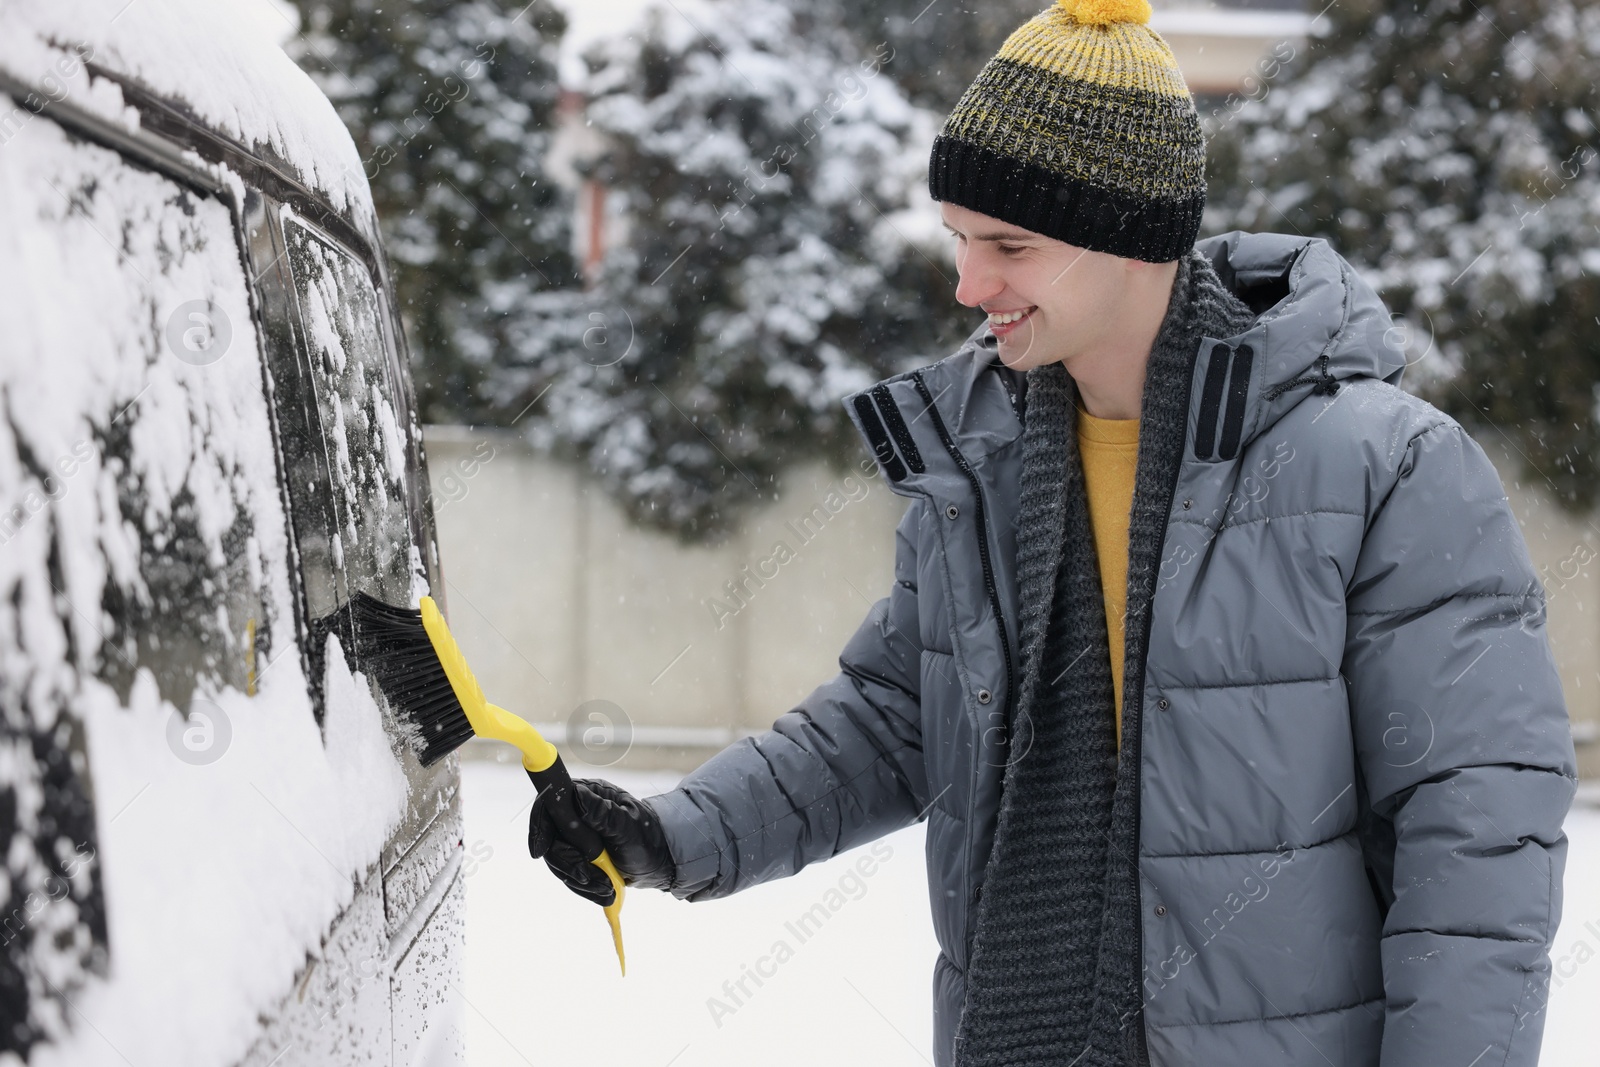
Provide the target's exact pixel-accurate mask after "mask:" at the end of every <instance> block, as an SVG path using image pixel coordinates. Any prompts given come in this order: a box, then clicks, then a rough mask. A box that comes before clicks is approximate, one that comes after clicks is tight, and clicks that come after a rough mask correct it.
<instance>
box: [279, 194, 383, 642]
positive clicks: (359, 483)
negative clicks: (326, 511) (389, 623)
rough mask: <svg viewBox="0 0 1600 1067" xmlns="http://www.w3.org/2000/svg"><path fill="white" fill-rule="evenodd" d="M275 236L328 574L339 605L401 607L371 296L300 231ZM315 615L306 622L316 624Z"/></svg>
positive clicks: (292, 228) (379, 337)
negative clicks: (339, 578)
mask: <svg viewBox="0 0 1600 1067" xmlns="http://www.w3.org/2000/svg"><path fill="white" fill-rule="evenodd" d="M283 229H284V240H285V243H286V244H287V245H288V261H289V271H290V273H291V274H292V275H293V276H294V287H295V294H296V296H297V298H298V300H299V304H300V319H301V323H302V325H303V326H304V328H305V332H306V347H307V349H308V352H309V358H310V364H311V370H312V374H311V378H312V383H313V387H314V388H315V390H316V394H317V409H318V413H319V414H320V416H321V419H322V434H323V442H324V446H325V447H326V448H327V450H328V457H327V460H328V470H329V471H330V473H331V476H332V479H333V482H334V485H333V496H334V499H335V506H336V511H337V524H338V529H337V530H336V531H334V537H333V540H332V545H331V553H332V561H333V566H334V568H335V569H336V570H338V571H342V572H343V573H344V575H345V578H346V581H347V582H348V585H349V588H348V589H347V590H346V593H347V595H348V594H350V593H355V592H358V591H359V592H367V593H370V594H372V595H373V596H376V597H378V598H380V599H382V600H386V601H388V602H390V603H394V604H404V603H408V602H409V600H410V595H411V571H412V552H411V526H410V517H409V512H408V510H407V507H406V495H405V473H406V462H405V455H406V452H405V441H404V439H403V438H402V437H401V434H400V426H399V422H398V420H397V419H396V418H395V413H394V407H393V405H392V404H391V403H390V401H389V399H388V398H389V397H391V396H393V395H394V387H393V383H392V382H391V380H390V376H389V358H388V347H387V345H386V343H385V340H384V334H383V331H382V328H381V326H380V320H379V316H380V315H381V314H382V308H381V307H380V305H379V303H378V294H377V291H376V290H375V289H374V288H373V285H372V279H371V277H370V276H369V275H368V274H367V271H366V269H365V268H364V267H363V266H362V265H361V264H360V263H359V262H358V261H357V260H356V259H355V258H354V257H352V256H350V255H349V254H347V253H346V252H344V251H343V250H342V249H340V248H339V247H337V246H336V245H334V244H332V243H331V242H329V241H328V240H326V239H324V238H323V237H321V236H320V235H319V234H317V233H314V232H313V231H312V230H311V229H310V228H309V227H307V226H304V225H302V224H300V223H299V222H298V221H296V220H294V219H293V218H292V217H290V218H286V219H285V221H284V227H283ZM318 607H319V606H318V605H313V608H312V615H313V616H314V617H315V616H318V615H321V614H324V612H323V611H320V610H318Z"/></svg>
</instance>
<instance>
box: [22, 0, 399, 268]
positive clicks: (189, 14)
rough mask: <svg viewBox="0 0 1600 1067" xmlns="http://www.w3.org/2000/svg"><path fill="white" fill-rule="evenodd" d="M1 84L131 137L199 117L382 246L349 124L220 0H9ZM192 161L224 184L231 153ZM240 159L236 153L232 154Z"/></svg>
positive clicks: (28, 105) (265, 37)
mask: <svg viewBox="0 0 1600 1067" xmlns="http://www.w3.org/2000/svg"><path fill="white" fill-rule="evenodd" d="M0 24H4V26H5V32H4V33H0V82H4V83H5V84H4V86H3V87H4V88H7V89H8V90H12V91H14V92H15V93H16V95H18V96H19V98H23V109H25V110H21V111H20V112H19V111H13V112H12V113H10V114H8V115H0V144H3V143H4V142H5V141H6V140H9V138H10V137H11V136H12V134H13V133H14V129H15V127H16V125H17V124H18V123H19V122H22V121H26V119H27V112H33V113H35V114H37V113H41V112H45V111H48V110H49V109H51V108H57V109H59V110H61V111H63V112H68V111H70V112H73V113H75V114H77V115H79V116H89V117H92V118H93V119H96V120H99V121H101V122H103V123H105V124H107V125H108V126H109V127H111V128H114V129H119V130H121V131H124V132H125V133H127V134H130V135H138V134H139V133H141V132H149V126H150V124H151V123H152V121H156V122H159V121H160V119H161V116H160V114H159V112H162V111H165V112H167V113H168V115H169V116H175V117H181V118H186V119H188V120H191V122H192V123H194V124H195V125H199V126H203V127H205V128H207V129H209V130H210V131H213V132H214V133H215V134H217V135H218V136H219V137H220V138H221V139H223V140H225V141H226V142H230V143H231V145H232V146H233V147H235V148H237V149H242V150H243V152H244V153H245V154H246V155H248V156H250V157H253V159H254V161H255V162H257V163H259V164H262V165H264V166H266V167H267V168H270V169H271V170H273V171H275V172H276V173H277V176H279V177H280V178H283V179H286V180H288V181H290V182H292V183H294V184H296V185H299V186H301V187H303V188H304V189H305V190H307V191H309V192H311V193H313V194H315V195H316V196H317V197H319V198H320V199H322V200H324V201H325V202H326V203H327V205H328V206H329V207H331V208H333V209H334V210H335V211H337V212H339V213H340V214H341V215H343V216H344V218H345V219H346V220H347V221H348V222H349V223H350V224H352V225H353V226H354V227H355V228H356V229H357V230H358V231H360V232H361V233H362V234H363V236H365V237H366V238H367V242H368V243H369V244H372V243H375V242H374V238H375V236H376V223H375V215H374V212H373V207H372V194H371V191H370V190H369V189H368V187H367V181H366V175H365V174H364V172H363V168H362V164H361V157H360V154H359V153H358V152H357V150H356V146H355V143H354V142H353V141H352V140H351V138H350V134H349V132H348V131H347V130H346V129H345V127H344V124H343V123H342V122H341V121H340V120H339V116H338V114H337V113H336V112H335V111H334V109H333V105H332V104H330V103H329V102H328V99H327V97H325V96H324V95H323V94H322V92H321V90H319V89H318V88H317V87H316V85H315V84H314V83H313V82H312V80H311V79H310V78H309V77H308V76H307V75H306V74H305V72H303V71H302V70H300V68H299V67H297V66H295V64H294V62H293V61H292V60H291V59H289V57H288V56H287V55H285V54H284V51H283V49H282V48H280V47H279V46H278V45H277V44H276V43H275V41H274V40H273V39H272V36H271V35H270V34H266V33H263V32H262V30H261V27H260V26H259V25H256V24H254V23H253V22H251V21H248V20H244V19H241V18H240V17H239V12H238V11H237V9H236V8H234V6H233V5H230V4H227V3H220V2H218V0H131V2H130V0H52V2H51V3H38V2H36V0H0ZM187 154H188V155H189V156H190V157H191V159H190V160H189V162H190V163H191V164H193V165H195V166H197V167H202V168H206V169H209V170H210V171H211V172H212V173H213V174H214V175H215V176H216V178H217V180H218V181H219V183H224V184H225V183H227V176H226V174H225V173H224V172H223V171H222V170H219V168H224V169H225V168H227V167H228V166H229V162H230V161H228V160H219V158H217V157H218V153H215V152H213V153H208V155H210V156H211V157H212V158H209V159H206V158H202V157H201V156H200V155H199V154H197V153H195V152H194V151H193V150H189V151H188V153H187ZM233 162H234V163H235V165H236V162H237V161H236V160H234V161H233Z"/></svg>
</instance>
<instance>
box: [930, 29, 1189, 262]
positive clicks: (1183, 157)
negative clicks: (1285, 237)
mask: <svg viewBox="0 0 1600 1067" xmlns="http://www.w3.org/2000/svg"><path fill="white" fill-rule="evenodd" d="M1149 21H1150V4H1149V3H1148V0H1057V3H1055V4H1052V5H1051V6H1050V8H1049V9H1048V10H1046V11H1042V12H1040V13H1039V14H1037V15H1035V16H1034V17H1033V18H1031V19H1029V20H1028V21H1027V22H1026V23H1024V24H1023V25H1022V26H1021V28H1019V29H1018V30H1017V31H1016V32H1015V33H1013V34H1012V35H1011V36H1010V37H1009V38H1007V39H1006V43H1005V44H1004V45H1003V46H1001V48H1000V51H999V52H998V53H997V54H996V55H995V57H994V58H993V59H991V60H989V62H988V64H986V65H985V66H984V68H983V70H981V71H979V73H978V77H977V80H975V81H974V82H973V83H972V84H971V85H970V86H968V87H967V91H966V92H965V93H963V94H962V96H961V99H960V101H958V102H957V103H956V106H955V110H954V111H952V112H951V113H950V117H949V118H948V119H946V120H945V123H944V127H943V128H942V129H941V130H940V131H939V136H938V137H937V138H936V139H935V140H934V142H933V155H932V158H931V159H930V161H929V165H928V191H929V192H930V193H931V194H932V196H933V198H934V199H935V200H948V201H950V202H951V203H953V204H958V205H960V206H962V207H965V208H970V209H971V210H973V211H977V212H980V213H982V214H984V215H989V216H991V217H993V218H997V219H1001V220H1003V221H1005V222H1009V223H1011V224H1012V225H1015V226H1021V227H1022V228H1023V229H1026V230H1032V231H1033V232H1035V233H1042V234H1044V235H1045V236H1047V237H1054V238H1056V239H1057V240H1060V241H1065V242H1067V243H1068V244H1071V245H1076V246H1078V247H1079V248H1089V249H1093V250H1095V251H1099V252H1109V253H1110V254H1112V255H1115V256H1122V257H1124V258H1126V259H1142V260H1146V261H1148V262H1151V263H1170V262H1171V261H1172V260H1175V259H1177V258H1178V257H1179V256H1181V255H1183V254H1184V253H1185V252H1187V251H1188V250H1189V249H1190V248H1191V247H1193V245H1194V239H1195V235H1196V234H1197V233H1198V232H1199V229H1200V214H1201V211H1202V210H1203V209H1204V208H1205V201H1206V184H1205V164H1206V153H1205V139H1204V138H1203V137H1202V135H1201V133H1200V117H1199V115H1198V114H1196V112H1195V107H1194V99H1193V98H1192V97H1191V96H1190V95H1189V87H1188V86H1187V85H1186V84H1185V83H1184V80H1183V74H1182V73H1181V72H1180V71H1179V70H1178V62H1177V60H1176V59H1174V58H1173V56H1172V49H1170V48H1168V47H1167V42H1166V41H1164V40H1162V39H1161V35H1160V34H1158V33H1156V32H1155V31H1154V30H1152V29H1150V27H1149V26H1148V25H1147V23H1148V22H1149Z"/></svg>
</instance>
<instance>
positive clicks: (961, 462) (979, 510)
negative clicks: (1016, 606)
mask: <svg viewBox="0 0 1600 1067" xmlns="http://www.w3.org/2000/svg"><path fill="white" fill-rule="evenodd" d="M911 380H912V381H913V382H915V383H916V386H917V392H918V393H920V394H921V395H922V401H923V403H925V404H927V405H928V414H930V415H932V416H933V427H934V429H935V430H937V431H938V433H939V440H940V442H942V443H943V444H944V450H945V451H946V452H948V453H950V458H951V459H952V460H954V461H955V465H956V466H957V467H958V468H960V470H961V473H962V474H964V475H966V476H967V481H968V482H970V483H971V484H972V499H973V501H974V504H973V506H974V509H975V517H976V519H977V521H978V558H979V559H980V560H981V561H982V562H983V584H984V588H985V589H987V590H988V593H989V607H990V609H991V610H992V611H993V612H994V621H995V625H996V626H997V627H998V628H999V630H1000V650H1001V652H1002V653H1003V654H1004V656H1005V661H1006V702H1005V705H1004V706H1003V707H1002V708H1001V709H1000V710H1001V714H1002V715H1004V716H1005V719H1006V722H1007V723H1009V722H1010V721H1011V714H1010V711H1011V702H1012V700H1014V699H1015V696H1016V681H1015V678H1014V677H1013V673H1014V672H1013V668H1012V665H1011V639H1010V638H1008V637H1007V636H1006V620H1005V615H1004V614H1003V613H1002V612H1001V610H1000V590H999V588H998V587H997V586H996V585H995V581H994V565H993V563H992V562H991V560H990V559H989V521H988V517H987V513H986V512H985V510H984V506H983V486H982V484H981V483H980V482H979V481H978V476H977V475H976V474H974V473H973V472H972V466H971V464H969V463H968V462H967V458H966V457H965V456H963V455H962V454H961V450H960V449H959V448H957V447H956V443H955V440H954V439H953V438H952V437H951V436H950V431H949V430H948V429H947V428H946V427H945V424H944V419H943V418H941V417H940V415H939V408H938V406H937V405H935V404H934V402H933V394H932V393H931V392H929V390H928V386H927V383H926V382H924V381H923V380H922V372H921V371H915V372H913V373H912V375H911ZM1007 743H1008V744H1009V740H1008V742H1007Z"/></svg>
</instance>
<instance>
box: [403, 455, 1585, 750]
mask: <svg viewBox="0 0 1600 1067" xmlns="http://www.w3.org/2000/svg"><path fill="white" fill-rule="evenodd" d="M1481 443H1482V444H1483V446H1484V448H1485V450H1486V451H1487V452H1488V453H1489V455H1490V457H1491V458H1492V459H1493V460H1494V461H1495V463H1496V465H1497V466H1498V467H1499V469H1500V471H1501V472H1502V478H1503V479H1504V481H1505V483H1506V486H1507V491H1508V492H1509V493H1510V495H1511V498H1512V502H1513V505H1514V507H1515V510H1516V514H1517V517H1518V519H1519V520H1520V521H1521V523H1522V528H1523V532H1524V536H1525V538H1526V540H1527V542H1528V548H1529V552H1530V554H1531V555H1532V557H1533V561H1534V565H1535V566H1536V567H1538V568H1539V569H1540V571H1541V573H1542V575H1543V578H1544V582H1545V586H1546V590H1547V593H1548V596H1549V601H1550V632H1551V635H1552V644H1553V646H1554V649H1555V655H1556V661H1557V664H1558V666H1559V668H1560V670H1561V677H1562V682H1563V685H1564V686H1565V691H1566V696H1567V701H1568V708H1569V710H1570V712H1571V714H1572V717H1573V720H1574V723H1575V733H1577V734H1578V736H1579V737H1580V738H1594V739H1600V625H1597V623H1600V617H1597V616H1600V535H1597V533H1596V529H1595V527H1594V526H1591V525H1589V524H1588V523H1586V522H1584V521H1582V520H1578V519H1574V518H1572V517H1571V516H1569V515H1567V514H1566V513H1565V512H1563V511H1561V510H1560V509H1559V508H1558V507H1556V506H1555V505H1554V504H1553V503H1552V502H1551V498H1550V497H1549V495H1548V494H1547V493H1546V492H1544V491H1543V489H1542V487H1540V486H1533V485H1521V484H1518V482H1517V480H1516V478H1515V476H1514V471H1515V467H1514V465H1513V464H1511V463H1510V462H1509V461H1508V460H1507V456H1506V453H1505V449H1504V447H1503V446H1502V445H1501V444H1500V442H1499V441H1498V440H1483V441H1482V442H1481ZM427 445H428V456H429V470H430V474H431V477H432V481H433V491H434V500H435V508H436V515H437V520H438V527H439V540H440V546H441V548H440V551H441V555H442V556H443V560H444V575H445V601H446V604H447V606H448V610H449V613H450V624H451V627H452V629H453V630H454V631H455V632H456V634H457V636H458V637H459V638H460V640H461V643H462V645H463V647H464V648H465V649H466V651H467V655H468V658H469V660H470V661H471V663H472V666H473V668H474V670H475V671H476V672H477V674H478V677H479V679H480V680H481V681H482V683H483V686H484V689H485V691H487V692H488V694H489V696H490V699H491V700H494V701H495V702H496V703H499V704H502V705H504V706H505V707H507V708H509V709H511V710H513V711H516V712H518V713H519V714H522V715H523V716H524V717H526V718H528V719H530V720H532V721H534V722H536V723H538V724H540V728H541V729H542V730H544V731H545V733H546V735H547V736H549V737H550V738H551V740H553V741H555V742H556V743H557V744H558V745H562V746H563V748H564V749H566V750H567V751H568V752H569V754H570V755H574V756H576V757H577V758H578V759H579V760H581V761H583V762H587V763H590V764H596V765H601V766H605V765H610V764H616V765H619V766H629V767H636V768H649V767H672V768H677V769H689V768H692V767H694V766H696V765H697V764H699V763H700V762H701V761H702V760H704V759H705V758H706V757H707V756H709V755H711V754H712V753H713V752H715V751H716V750H717V749H719V748H721V747H723V746H724V745H726V744H728V743H729V742H730V741H732V740H733V739H734V738H736V737H739V736H742V735H744V734H747V733H752V732H759V731H761V730H764V729H766V728H767V727H768V726H770V725H771V723H772V720H773V719H775V718H777V716H778V715H780V714H782V713H783V712H785V711H787V710H788V709H789V708H790V707H792V706H793V705H794V704H795V703H796V702H797V701H799V700H800V699H801V698H803V697H804V696H805V695H806V694H807V693H809V692H810V691H811V690H812V689H814V688H815V687H816V686H817V685H818V684H819V683H821V682H823V681H825V680H827V679H828V678H830V677H832V676H833V674H834V673H835V672H836V671H837V670H838V655H839V650H840V649H841V648H842V647H843V646H844V643H845V641H846V640H847V639H848V638H849V636H850V635H851V634H852V633H853V632H854V631H855V629H856V627H857V626H858V625H860V623H861V620H862V619H863V618H864V617H865V616H866V614H867V612H868V611H869V610H870V608H871V606H872V604H873V603H874V602H875V601H876V600H877V599H878V598H879V597H881V596H883V595H885V594H886V593H887V591H888V589H889V587H890V584H891V582H892V581H893V554H894V528H895V525H896V523H898V522H899V520H900V516H901V515H902V514H903V512H904V510H905V501H904V499H903V498H901V497H898V496H896V495H895V494H893V493H892V492H890V491H889V489H888V488H887V487H886V486H885V485H884V484H883V482H882V479H881V478H878V477H867V476H863V475H862V473H861V472H860V470H859V469H856V470H852V471H848V472H838V471H830V470H827V469H825V468H823V467H815V466H814V467H805V468H801V469H798V470H795V471H793V472H791V473H790V475H789V476H788V478H787V480H786V481H785V483H784V485H783V487H782V490H781V493H780V496H779V499H778V500H777V501H776V502H775V503H773V504H771V505H769V506H767V507H766V508H765V509H764V510H763V511H761V512H760V513H759V514H757V515H755V516H754V517H753V518H752V520H751V521H749V522H747V523H746V524H745V526H744V528H743V529H741V530H740V531H739V532H738V533H737V534H736V535H735V536H734V537H732V538H731V539H730V540H729V541H727V542H725V543H723V544H721V545H719V546H715V547H685V546H683V545H681V544H679V543H678V542H677V541H675V540H673V539H672V538H670V537H667V536H664V535H661V534H656V533H650V532H647V531H644V530H640V529H638V528H636V527H634V526H632V525H631V524H630V523H629V522H628V521H627V520H626V519H625V518H624V517H623V516H622V513H621V512H620V511H619V510H618V509H617V507H616V506H615V505H614V504H612V503H611V502H610V500H609V499H608V498H607V497H606V495H605V493H604V492H603V490H601V489H600V488H599V487H598V486H596V485H594V484H593V483H592V482H590V481H589V480H588V479H587V478H585V477H584V476H583V475H582V474H581V473H580V472H578V471H576V470H574V469H573V468H571V467H568V466H565V465H562V464H559V463H555V462H552V461H550V460H546V459H542V458H540V457H538V456H535V455H534V454H533V453H532V452H531V451H530V450H529V448H528V447H527V445H526V444H524V443H523V442H522V440H521V439H520V438H519V437H517V436H515V435H512V434H507V433H503V432H493V431H481V430H465V429H461V428H458V427H429V428H428V430H427ZM780 546H781V547H780ZM1579 753H1580V760H1581V762H1582V765H1583V766H1582V769H1583V771H1584V773H1585V774H1586V775H1587V776H1591V777H1592V776H1597V775H1600V744H1592V743H1591V744H1584V745H1582V746H1580V748H1579Z"/></svg>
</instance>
